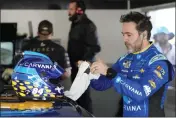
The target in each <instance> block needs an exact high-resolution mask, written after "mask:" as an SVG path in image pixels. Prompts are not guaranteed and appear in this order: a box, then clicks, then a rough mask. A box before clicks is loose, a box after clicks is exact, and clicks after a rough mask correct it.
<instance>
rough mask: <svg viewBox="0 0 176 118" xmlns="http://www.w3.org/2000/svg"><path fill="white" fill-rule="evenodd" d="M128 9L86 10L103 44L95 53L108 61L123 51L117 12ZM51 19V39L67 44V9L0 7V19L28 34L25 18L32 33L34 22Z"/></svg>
mask: <svg viewBox="0 0 176 118" xmlns="http://www.w3.org/2000/svg"><path fill="white" fill-rule="evenodd" d="M138 11H139V10H138ZM126 12H128V11H127V10H88V11H87V15H88V16H89V17H90V19H92V20H93V21H94V23H95V24H96V26H97V29H98V36H99V40H100V44H101V46H102V50H101V52H100V53H99V54H98V55H97V57H99V58H101V59H103V60H104V61H105V62H107V63H114V62H115V61H116V60H117V58H119V57H120V56H121V55H122V54H124V53H125V52H126V48H125V46H124V44H123V39H122V35H121V24H120V23H119V19H120V16H121V15H122V14H124V13H126ZM44 19H47V20H50V21H51V22H52V23H53V26H54V37H53V38H54V39H61V44H62V45H63V46H64V47H65V48H66V47H67V41H68V32H69V28H70V22H69V21H68V15H67V11H66V10H2V11H1V22H17V23H18V33H22V34H23V33H27V34H29V28H28V22H29V21H32V25H33V34H34V35H36V33H37V26H38V23H39V22H40V21H41V20H44Z"/></svg>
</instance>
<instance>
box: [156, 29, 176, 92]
mask: <svg viewBox="0 0 176 118" xmlns="http://www.w3.org/2000/svg"><path fill="white" fill-rule="evenodd" d="M174 36H175V35H174V33H173V32H169V30H168V29H167V28H166V27H159V28H157V32H156V33H155V34H154V35H153V39H154V45H155V47H156V48H157V49H158V50H159V51H160V52H161V53H162V54H164V55H165V56H166V57H167V59H168V60H169V61H170V62H171V64H172V65H173V66H174V69H175V68H176V65H175V45H173V44H171V43H170V42H169V40H171V39H173V38H174ZM174 88H175V79H174V81H172V83H171V84H170V86H169V89H174Z"/></svg>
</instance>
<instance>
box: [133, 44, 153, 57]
mask: <svg viewBox="0 0 176 118" xmlns="http://www.w3.org/2000/svg"><path fill="white" fill-rule="evenodd" d="M152 45H153V42H150V45H149V46H147V47H146V48H144V49H142V50H141V51H138V52H134V53H133V54H139V53H142V52H145V51H146V50H148V49H149V48H150V47H151V46H152Z"/></svg>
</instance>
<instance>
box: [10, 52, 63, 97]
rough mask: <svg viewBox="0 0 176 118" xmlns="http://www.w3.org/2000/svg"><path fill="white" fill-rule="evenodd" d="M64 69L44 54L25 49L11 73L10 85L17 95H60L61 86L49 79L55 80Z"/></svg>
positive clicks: (61, 93) (61, 94)
mask: <svg viewBox="0 0 176 118" xmlns="http://www.w3.org/2000/svg"><path fill="white" fill-rule="evenodd" d="M63 73H64V69H63V68H61V67H60V66H59V65H57V63H55V62H54V63H53V62H52V61H51V60H50V58H49V57H48V56H46V55H44V54H41V53H37V52H32V51H25V52H24V53H23V57H22V59H21V60H20V61H19V62H18V63H17V65H16V66H15V68H14V72H13V74H12V86H13V88H14V90H15V92H16V94H17V95H18V96H19V97H32V98H43V97H52V98H55V97H62V96H63V94H64V93H63V92H64V88H63V86H56V85H55V84H53V83H52V82H51V80H57V79H59V77H60V76H61V75H62V74H63Z"/></svg>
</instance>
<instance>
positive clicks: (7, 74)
mask: <svg viewBox="0 0 176 118" xmlns="http://www.w3.org/2000/svg"><path fill="white" fill-rule="evenodd" d="M12 73H13V69H12V68H7V69H5V71H4V72H3V73H2V78H3V79H4V80H8V79H9V78H10V76H11V75H12Z"/></svg>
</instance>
